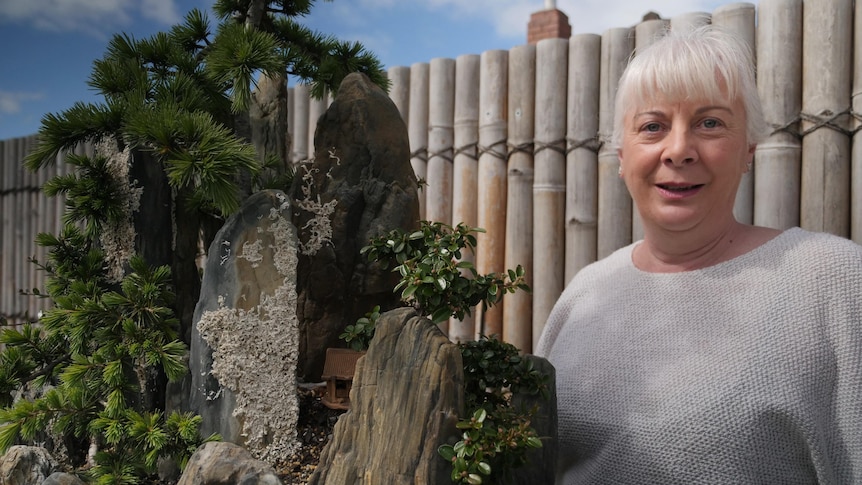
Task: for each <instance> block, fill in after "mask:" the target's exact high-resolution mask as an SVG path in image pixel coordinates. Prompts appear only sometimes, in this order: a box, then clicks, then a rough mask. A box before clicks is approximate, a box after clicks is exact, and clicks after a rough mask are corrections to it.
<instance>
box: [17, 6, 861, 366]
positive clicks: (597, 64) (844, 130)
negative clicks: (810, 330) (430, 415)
mask: <svg viewBox="0 0 862 485" xmlns="http://www.w3.org/2000/svg"><path fill="white" fill-rule="evenodd" d="M804 7H805V15H803V14H802V12H803V0H760V1H759V4H758V6H757V7H756V8H755V6H754V5H753V4H750V3H731V4H726V5H722V6H720V7H718V8H716V9H715V10H714V11H713V12H692V13H690V14H685V15H680V16H678V17H674V18H671V19H666V20H648V21H644V22H642V23H640V24H638V25H635V26H630V27H619V28H612V29H608V30H607V31H605V32H603V33H601V34H600V35H599V34H579V35H575V36H573V37H571V38H570V39H547V40H543V41H540V42H538V43H537V44H535V45H522V46H517V47H514V48H512V49H510V50H492V51H487V52H484V53H482V54H481V55H475V54H468V55H464V56H460V57H458V58H457V59H447V58H436V59H433V60H431V61H430V62H428V63H416V64H413V65H412V66H409V67H403V66H396V67H392V68H390V69H389V70H388V75H389V78H390V81H391V83H392V86H391V89H390V97H391V99H392V101H393V102H394V103H395V105H396V106H397V108H398V110H399V112H400V113H401V116H402V118H403V120H404V122H405V124H406V126H407V131H408V136H409V139H410V147H411V153H410V163H411V166H412V167H413V169H414V171H415V173H416V175H417V178H418V179H419V180H420V206H421V207H420V211H421V213H420V216H421V218H423V219H428V220H435V221H440V222H445V223H448V224H453V225H454V224H457V223H459V222H464V223H466V224H468V225H470V226H473V227H482V228H484V229H485V231H486V232H485V233H482V234H479V237H478V240H479V245H478V248H477V251H476V254H467V255H464V258H465V259H469V260H471V261H474V262H475V264H476V266H477V269H478V270H479V271H480V272H483V273H486V272H491V271H493V272H501V271H504V270H505V269H508V268H514V267H515V266H516V265H518V264H520V265H522V266H524V267H525V268H526V270H527V275H528V283H529V284H530V285H531V287H532V292H531V293H529V294H528V293H523V292H519V293H515V294H512V295H506V296H505V297H504V300H503V303H502V304H501V305H497V306H495V307H493V308H491V309H490V310H487V311H484V312H482V311H481V310H480V309H477V311H476V312H474V315H473V317H471V318H467V319H465V320H464V321H460V322H459V321H450V322H448V323H446V324H443V325H442V328H443V329H444V330H448V332H449V335H450V338H452V339H453V340H469V339H473V338H476V337H477V336H478V335H480V334H485V335H492V334H498V335H502V336H503V338H504V340H506V341H508V342H511V343H513V344H515V345H516V346H518V347H519V348H521V349H522V350H524V351H526V352H529V351H531V350H532V346H533V344H534V343H535V342H536V339H537V338H538V336H539V335H540V334H541V332H542V329H543V327H544V322H545V320H546V319H547V316H548V313H549V312H550V311H551V308H552V306H553V304H554V302H555V301H556V299H557V298H558V297H559V294H560V292H561V291H562V290H563V288H564V287H565V285H566V283H567V282H568V281H569V280H570V279H571V278H572V277H573V276H574V274H575V273H577V272H578V271H579V270H580V269H581V268H583V267H584V266H586V265H587V264H590V263H591V262H593V261H595V260H597V259H599V258H602V257H605V256H607V255H608V254H610V253H611V252H613V251H615V250H616V249H618V248H620V247H622V246H624V245H627V244H630V243H631V242H632V241H634V240H637V239H639V238H640V237H642V235H643V229H642V227H641V221H640V218H639V215H638V214H637V211H636V210H634V208H633V207H632V202H631V198H630V197H629V196H628V193H627V191H626V189H625V187H624V185H623V184H622V182H621V181H620V179H619V176H618V173H617V171H618V167H619V162H618V160H617V158H616V152H615V150H614V149H613V148H612V147H611V146H610V144H609V143H608V141H609V139H610V136H611V133H612V130H613V103H614V97H615V95H616V86H617V81H618V79H619V77H620V75H621V74H622V71H623V69H624V67H625V65H626V62H627V60H628V59H629V58H630V56H631V55H632V53H633V51H634V50H635V49H637V48H642V47H644V46H646V45H648V44H649V43H650V42H652V41H653V40H654V39H655V37H656V34H657V33H659V32H660V31H661V30H663V29H665V28H667V27H668V26H669V27H670V28H672V29H687V28H692V27H693V26H696V25H701V24H703V23H707V22H711V23H714V24H717V25H722V26H723V27H725V28H728V29H732V30H734V31H736V32H738V33H739V34H740V35H741V36H742V37H743V38H744V39H746V40H747V41H748V42H749V44H750V45H752V46H753V47H754V51H755V54H756V58H757V63H758V90H759V93H760V96H761V99H762V101H763V105H764V113H765V116H766V120H767V122H768V123H769V125H770V126H771V127H772V132H771V134H770V135H769V137H768V138H767V139H766V140H765V141H763V142H762V143H761V144H760V145H759V146H758V148H757V152H756V154H755V163H754V167H753V170H752V172H751V173H750V174H749V175H746V177H745V178H744V180H743V182H742V184H741V186H740V189H739V193H738V197H737V201H736V205H735V207H734V213H735V215H736V217H737V218H738V219H739V220H740V221H743V222H753V223H755V224H759V225H764V226H770V227H776V228H782V229H783V228H788V227H792V226H801V227H803V228H806V229H811V230H818V231H825V232H830V233H833V234H836V235H839V236H842V237H847V238H850V239H852V240H854V241H856V242H859V243H862V213H860V210H862V138H859V136H860V135H859V134H858V132H859V127H860V125H862V117H860V115H859V113H860V111H862V106H860V104H862V2H857V3H856V4H855V5H854V3H853V2H852V1H851V0H805V2H804ZM854 23H855V25H856V28H855V29H854ZM854 34H855V37H854ZM854 46H856V47H855V49H854ZM854 74H855V75H854ZM330 101H331V97H329V98H326V101H325V102H322V101H315V100H312V99H310V98H309V94H308V89H307V87H305V86H301V85H298V86H294V87H291V88H289V109H290V113H291V120H292V122H291V123H290V127H289V130H290V136H291V139H292V152H291V156H292V159H293V160H294V161H299V160H303V159H306V158H308V157H310V156H311V154H312V153H313V151H314V150H313V146H314V145H313V135H314V128H315V126H316V122H317V119H318V117H319V116H320V114H322V113H323V111H324V110H325V108H326V105H327V103H328V102H330ZM0 143H2V145H0V146H2V150H0V154H2V157H3V158H2V164H0V166H2V172H0V174H2V175H0V176H2V178H0V214H2V217H3V220H2V235H0V255H2V258H0V278H2V280H0V281H2V283H1V284H2V289H0V313H3V314H4V315H5V316H7V317H13V318H12V319H13V320H15V319H21V318H25V317H27V318H32V317H33V316H34V315H36V314H37V313H38V311H39V310H40V309H41V307H40V306H39V304H40V302H39V301H38V299H33V298H27V297H24V296H20V295H19V294H18V291H19V290H20V289H24V288H33V287H37V288H38V287H39V286H40V284H41V280H40V275H39V273H38V272H36V271H35V268H34V266H33V265H31V264H29V263H27V257H28V256H36V257H37V258H40V257H43V256H44V255H43V254H42V253H40V252H39V251H38V250H37V249H36V248H35V246H34V245H33V243H32V240H33V237H34V235H35V232H38V231H46V232H52V231H54V232H56V229H57V227H58V222H57V221H58V220H59V215H60V213H61V209H62V202H59V201H55V200H47V199H45V198H44V197H43V196H42V195H41V194H40V193H39V192H38V187H39V186H40V185H41V184H42V183H44V181H45V180H46V179H47V178H48V177H49V176H51V175H52V174H51V173H48V172H46V173H40V174H38V175H35V176H34V175H32V174H29V173H26V172H24V171H23V170H22V169H21V168H20V160H21V159H22V158H23V156H24V154H26V153H27V151H28V150H29V147H30V146H31V144H32V143H33V138H32V137H31V138H24V139H12V140H6V141H3V142H0ZM53 170H57V171H58V173H62V171H63V170H65V168H64V165H63V164H62V163H59V164H58V165H57V166H56V168H55V169H53Z"/></svg>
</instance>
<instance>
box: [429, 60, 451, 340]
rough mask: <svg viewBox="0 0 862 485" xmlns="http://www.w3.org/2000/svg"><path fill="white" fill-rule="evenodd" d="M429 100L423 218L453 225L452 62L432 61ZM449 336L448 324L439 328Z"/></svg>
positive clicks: (446, 321) (443, 324)
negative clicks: (426, 183)
mask: <svg viewBox="0 0 862 485" xmlns="http://www.w3.org/2000/svg"><path fill="white" fill-rule="evenodd" d="M429 75H430V81H429V82H430V84H429V88H428V99H429V100H434V101H433V102H429V105H428V169H427V170H428V172H427V175H426V180H427V181H428V185H427V186H426V187H425V190H426V195H425V218H426V219H428V220H429V221H435V222H442V223H444V224H452V158H453V143H454V127H453V125H454V118H455V60H454V59H448V58H443V57H437V58H434V59H431V66H430V70H429ZM438 326H439V327H440V330H442V331H443V333H446V334H448V333H449V321H448V320H445V321H443V322H440V324H439V325H438Z"/></svg>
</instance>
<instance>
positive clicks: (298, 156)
mask: <svg viewBox="0 0 862 485" xmlns="http://www.w3.org/2000/svg"><path fill="white" fill-rule="evenodd" d="M310 102H311V99H310V98H309V87H308V85H307V84H297V85H296V86H295V87H294V88H293V134H294V137H293V162H294V163H298V162H302V161H304V160H308V158H309V157H310V156H311V155H310V152H309V145H308V132H309V131H311V130H309V129H308V115H309V110H310V104H309V103H310Z"/></svg>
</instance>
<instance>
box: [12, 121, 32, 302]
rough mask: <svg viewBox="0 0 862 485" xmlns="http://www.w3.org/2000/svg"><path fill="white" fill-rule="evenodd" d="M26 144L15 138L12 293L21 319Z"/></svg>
mask: <svg viewBox="0 0 862 485" xmlns="http://www.w3.org/2000/svg"><path fill="white" fill-rule="evenodd" d="M25 149H26V144H25V139H24V138H15V156H14V158H13V159H12V160H11V162H12V164H13V166H14V170H15V175H14V178H13V187H15V188H14V190H15V192H14V194H15V195H14V196H13V198H14V200H15V212H14V213H13V219H14V221H15V223H14V230H13V233H14V241H13V243H12V253H13V254H14V255H15V258H14V260H13V262H12V264H13V274H14V279H13V282H14V284H13V286H12V291H13V292H14V293H13V295H14V300H13V301H14V303H13V305H12V308H13V314H14V315H18V316H19V317H20V315H21V314H23V313H24V311H25V310H26V308H27V307H26V305H25V304H24V302H23V297H22V296H21V295H20V294H19V293H18V290H21V289H23V288H24V286H22V285H23V284H24V280H25V278H26V276H25V274H26V272H27V267H26V264H25V263H26V257H25V256H24V254H26V249H25V246H24V237H25V234H26V231H27V230H28V229H29V227H28V226H29V221H28V220H27V217H26V213H27V203H26V200H25V199H26V198H27V193H26V192H25V191H24V190H22V188H23V187H24V184H25V180H24V173H23V172H22V170H21V165H20V163H19V160H21V159H22V158H23V156H22V154H23V153H24V152H25Z"/></svg>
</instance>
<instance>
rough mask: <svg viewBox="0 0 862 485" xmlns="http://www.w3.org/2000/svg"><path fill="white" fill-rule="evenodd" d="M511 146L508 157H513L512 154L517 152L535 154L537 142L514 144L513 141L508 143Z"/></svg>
mask: <svg viewBox="0 0 862 485" xmlns="http://www.w3.org/2000/svg"><path fill="white" fill-rule="evenodd" d="M507 146H508V147H509V153H508V155H507V156H506V158H507V159H509V158H512V155H514V154H516V153H526V154H527V155H532V154H533V149H534V146H535V144H534V143H533V142H531V141H528V142H524V143H519V144H517V145H513V144H511V143H509V144H507Z"/></svg>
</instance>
